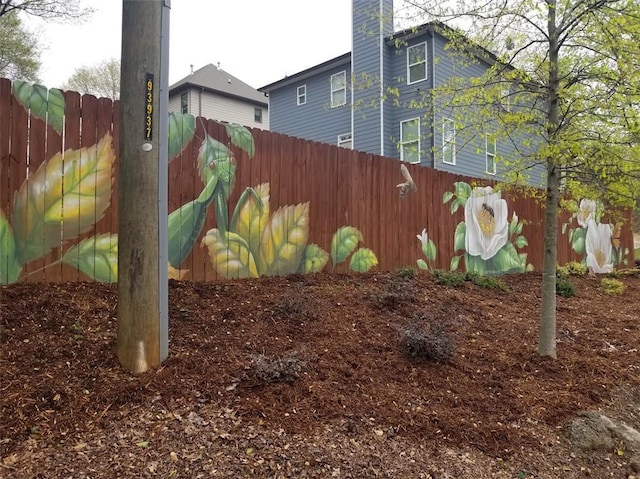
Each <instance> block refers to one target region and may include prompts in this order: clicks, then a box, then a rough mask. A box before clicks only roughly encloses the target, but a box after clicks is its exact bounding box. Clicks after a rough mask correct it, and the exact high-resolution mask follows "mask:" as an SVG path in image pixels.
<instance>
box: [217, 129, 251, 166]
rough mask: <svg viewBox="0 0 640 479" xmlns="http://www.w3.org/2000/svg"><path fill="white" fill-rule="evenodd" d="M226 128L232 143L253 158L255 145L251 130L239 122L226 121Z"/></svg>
mask: <svg viewBox="0 0 640 479" xmlns="http://www.w3.org/2000/svg"><path fill="white" fill-rule="evenodd" d="M224 128H225V130H227V136H228V137H229V139H230V140H231V143H233V144H234V145H236V146H237V147H238V148H240V149H242V150H244V151H245V152H246V153H247V155H249V158H253V155H254V154H255V145H254V143H253V136H252V135H251V132H250V131H249V130H248V129H247V128H246V127H244V126H242V125H238V124H237V123H225V125H224Z"/></svg>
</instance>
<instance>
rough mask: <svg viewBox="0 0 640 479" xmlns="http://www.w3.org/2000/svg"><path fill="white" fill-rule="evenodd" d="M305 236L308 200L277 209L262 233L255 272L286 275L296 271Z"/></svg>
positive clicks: (303, 247)
mask: <svg viewBox="0 0 640 479" xmlns="http://www.w3.org/2000/svg"><path fill="white" fill-rule="evenodd" d="M308 238H309V203H308V202H307V203H300V204H298V205H295V206H294V205H289V206H285V207H284V208H280V209H278V210H277V211H276V212H275V213H274V214H273V216H272V217H271V221H269V224H267V226H266V228H265V229H264V232H263V234H262V241H261V244H260V256H259V257H258V271H259V272H260V274H261V275H263V274H264V275H268V276H271V275H286V274H292V273H295V272H296V271H297V270H298V266H299V265H300V261H301V260H302V256H303V255H304V251H305V249H306V246H307V241H308Z"/></svg>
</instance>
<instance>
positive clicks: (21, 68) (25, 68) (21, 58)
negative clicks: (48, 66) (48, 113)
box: [0, 12, 40, 82]
mask: <svg viewBox="0 0 640 479" xmlns="http://www.w3.org/2000/svg"><path fill="white" fill-rule="evenodd" d="M39 70H40V54H39V51H38V42H37V40H36V37H35V35H34V34H33V33H31V32H30V31H29V30H27V29H26V28H25V27H24V26H23V25H22V22H21V20H20V17H19V16H18V14H17V12H11V13H8V14H5V15H4V16H3V17H2V18H1V19H0V77H5V78H9V79H10V80H17V79H20V80H27V81H31V82H37V81H38V71H39Z"/></svg>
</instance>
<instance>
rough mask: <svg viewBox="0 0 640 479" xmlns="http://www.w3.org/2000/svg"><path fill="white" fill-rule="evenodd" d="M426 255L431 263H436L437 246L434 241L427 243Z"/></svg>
mask: <svg viewBox="0 0 640 479" xmlns="http://www.w3.org/2000/svg"><path fill="white" fill-rule="evenodd" d="M424 253H425V257H426V258H427V259H428V260H429V261H435V260H436V254H437V250H436V244H435V243H434V242H433V240H428V241H427V245H426V248H425V252H424Z"/></svg>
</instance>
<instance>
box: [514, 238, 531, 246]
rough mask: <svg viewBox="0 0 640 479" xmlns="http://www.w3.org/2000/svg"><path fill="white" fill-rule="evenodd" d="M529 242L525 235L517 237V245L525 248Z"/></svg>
mask: <svg viewBox="0 0 640 479" xmlns="http://www.w3.org/2000/svg"><path fill="white" fill-rule="evenodd" d="M528 244H529V242H528V241H527V238H525V237H524V236H518V237H517V238H516V246H517V247H518V248H524V247H525V246H527V245H528Z"/></svg>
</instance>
